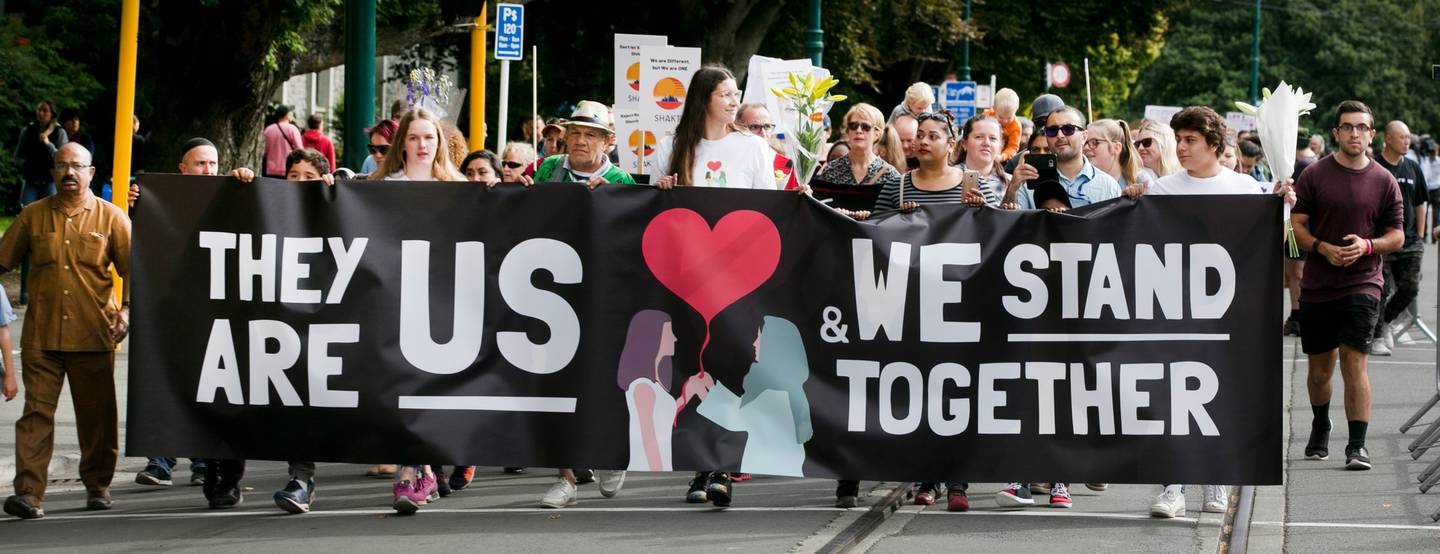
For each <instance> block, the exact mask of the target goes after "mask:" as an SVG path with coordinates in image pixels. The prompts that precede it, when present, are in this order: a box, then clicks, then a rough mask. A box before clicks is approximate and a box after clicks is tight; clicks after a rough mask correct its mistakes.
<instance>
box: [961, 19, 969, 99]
mask: <svg viewBox="0 0 1440 554" xmlns="http://www.w3.org/2000/svg"><path fill="white" fill-rule="evenodd" d="M961 16H962V17H963V18H964V19H965V23H966V24H969V23H970V0H965V11H964V12H962V13H961ZM960 80H961V81H969V80H970V35H969V34H966V35H965V43H964V44H961V45H960Z"/></svg>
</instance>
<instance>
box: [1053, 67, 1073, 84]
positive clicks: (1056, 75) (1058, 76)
mask: <svg viewBox="0 0 1440 554" xmlns="http://www.w3.org/2000/svg"><path fill="white" fill-rule="evenodd" d="M1049 74H1050V85H1051V86H1056V87H1064V86H1066V85H1069V84H1070V66H1068V65H1065V64H1063V63H1052V64H1050V71H1049Z"/></svg>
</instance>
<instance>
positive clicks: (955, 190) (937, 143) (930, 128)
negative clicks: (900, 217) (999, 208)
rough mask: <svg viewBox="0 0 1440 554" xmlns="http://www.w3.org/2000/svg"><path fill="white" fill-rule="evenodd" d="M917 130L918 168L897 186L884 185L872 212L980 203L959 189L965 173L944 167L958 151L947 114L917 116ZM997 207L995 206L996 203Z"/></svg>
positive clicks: (953, 129)
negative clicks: (934, 205) (955, 151)
mask: <svg viewBox="0 0 1440 554" xmlns="http://www.w3.org/2000/svg"><path fill="white" fill-rule="evenodd" d="M917 119H919V120H920V126H919V127H920V128H919V130H918V131H916V133H915V142H914V147H915V157H916V159H918V160H919V161H920V165H919V167H917V168H915V169H913V170H911V171H909V172H907V173H905V175H904V176H902V177H901V179H900V182H898V183H895V182H891V183H887V184H886V185H885V186H884V187H883V188H881V189H880V196H879V197H878V198H876V199H875V211H882V210H901V209H903V210H911V209H914V208H915V207H916V206H918V205H920V204H944V203H949V202H965V201H966V200H967V199H968V200H970V202H968V203H970V204H972V205H975V204H980V203H984V197H983V196H980V193H979V192H978V191H973V192H971V194H972V195H974V196H975V198H967V196H966V191H965V189H964V187H963V186H962V183H963V181H964V177H965V171H964V170H963V169H961V168H959V167H955V166H952V165H950V164H949V163H947V161H948V160H949V159H950V153H951V152H952V151H953V150H954V149H955V148H957V147H958V144H959V143H958V141H957V140H956V131H955V123H954V120H952V119H951V118H950V114H948V113H944V112H941V113H934V114H921V115H920V116H919V117H918V118H917ZM997 203H998V202H997Z"/></svg>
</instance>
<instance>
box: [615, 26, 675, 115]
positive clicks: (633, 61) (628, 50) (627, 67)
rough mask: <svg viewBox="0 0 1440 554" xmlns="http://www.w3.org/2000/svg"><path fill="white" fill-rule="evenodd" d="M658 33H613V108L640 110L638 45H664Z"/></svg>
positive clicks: (663, 38)
mask: <svg viewBox="0 0 1440 554" xmlns="http://www.w3.org/2000/svg"><path fill="white" fill-rule="evenodd" d="M668 40H669V39H667V38H665V37H663V36H659V35H627V34H623V33H615V109H617V110H620V109H627V110H635V111H636V112H637V115H636V117H639V115H638V112H639V110H640V47H641V46H665V45H666V43H667V41H668Z"/></svg>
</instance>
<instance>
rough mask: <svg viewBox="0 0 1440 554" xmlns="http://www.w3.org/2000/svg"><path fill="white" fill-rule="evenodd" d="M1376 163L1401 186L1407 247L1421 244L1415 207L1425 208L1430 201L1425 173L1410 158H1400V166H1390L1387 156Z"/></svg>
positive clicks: (1377, 159)
mask: <svg viewBox="0 0 1440 554" xmlns="http://www.w3.org/2000/svg"><path fill="white" fill-rule="evenodd" d="M1375 161H1376V162H1379V164H1380V167H1383V168H1385V170H1386V171H1389V172H1390V175H1392V176H1394V177H1395V182H1396V183H1397V184H1399V185H1400V197H1401V199H1402V202H1403V203H1404V205H1405V246H1411V245H1414V244H1415V243H1417V242H1420V233H1419V232H1417V231H1416V229H1415V207H1416V206H1424V205H1425V201H1426V200H1428V199H1429V191H1427V190H1426V187H1425V173H1424V172H1422V171H1420V164H1418V163H1415V160H1412V159H1410V158H1400V163H1399V164H1397V165H1390V162H1388V161H1386V160H1385V156H1380V157H1379V158H1376V159H1375Z"/></svg>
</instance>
